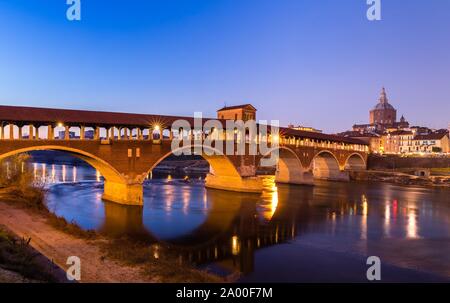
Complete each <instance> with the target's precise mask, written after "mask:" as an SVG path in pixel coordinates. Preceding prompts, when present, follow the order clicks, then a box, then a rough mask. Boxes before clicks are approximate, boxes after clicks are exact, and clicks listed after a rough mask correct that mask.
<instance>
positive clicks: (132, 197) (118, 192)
mask: <svg viewBox="0 0 450 303" xmlns="http://www.w3.org/2000/svg"><path fill="white" fill-rule="evenodd" d="M39 150H47V151H62V152H65V153H68V154H70V155H72V156H74V157H76V158H79V159H81V160H83V161H85V162H86V163H88V164H89V165H91V166H92V167H94V168H95V169H97V170H98V171H99V172H100V174H101V175H102V176H103V178H104V179H105V182H104V193H103V197H102V198H103V199H105V200H109V201H113V202H118V203H123V204H136V205H141V204H142V193H141V191H142V189H141V188H140V186H139V185H135V184H130V181H129V180H127V177H126V176H125V175H124V174H121V173H120V172H119V171H118V170H117V169H116V168H114V166H113V165H112V164H110V163H108V162H107V161H105V160H103V159H101V158H100V157H98V156H96V155H94V154H92V153H89V152H87V151H84V150H82V149H78V148H74V147H69V146H63V145H36V146H29V147H23V148H17V149H14V150H11V151H8V152H6V153H1V154H0V160H3V159H6V158H8V157H11V156H14V155H17V154H23V153H27V152H32V151H39ZM131 201H135V202H131Z"/></svg>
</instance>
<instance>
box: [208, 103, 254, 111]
mask: <svg viewBox="0 0 450 303" xmlns="http://www.w3.org/2000/svg"><path fill="white" fill-rule="evenodd" d="M247 107H251V109H253V110H257V109H256V108H255V107H254V106H253V105H251V104H250V103H247V104H241V105H233V106H224V107H222V108H221V109H219V110H217V111H218V112H220V111H223V110H230V109H240V108H247Z"/></svg>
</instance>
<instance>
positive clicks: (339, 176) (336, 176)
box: [314, 171, 350, 181]
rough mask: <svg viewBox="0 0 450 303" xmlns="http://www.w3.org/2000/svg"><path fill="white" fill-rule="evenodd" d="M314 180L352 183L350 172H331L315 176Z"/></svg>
mask: <svg viewBox="0 0 450 303" xmlns="http://www.w3.org/2000/svg"><path fill="white" fill-rule="evenodd" d="M314 178H315V179H319V180H328V181H350V174H349V172H348V171H330V172H327V173H318V174H314Z"/></svg>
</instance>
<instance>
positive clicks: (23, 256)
mask: <svg viewBox="0 0 450 303" xmlns="http://www.w3.org/2000/svg"><path fill="white" fill-rule="evenodd" d="M30 240H31V239H20V238H18V237H16V236H15V235H13V234H12V233H11V232H10V231H9V230H8V229H7V228H6V227H5V226H1V225H0V281H1V282H3V283H11V282H59V279H58V278H57V277H56V276H55V274H54V270H52V269H51V267H52V265H50V264H48V263H47V264H46V262H43V261H42V259H39V258H37V257H38V256H39V254H38V253H37V252H36V251H35V250H34V249H33V248H32V247H31V246H30Z"/></svg>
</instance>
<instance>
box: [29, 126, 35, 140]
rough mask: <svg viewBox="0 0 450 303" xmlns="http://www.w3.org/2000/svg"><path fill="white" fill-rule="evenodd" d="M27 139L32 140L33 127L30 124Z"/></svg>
mask: <svg viewBox="0 0 450 303" xmlns="http://www.w3.org/2000/svg"><path fill="white" fill-rule="evenodd" d="M28 139H29V140H33V139H34V126H33V125H32V124H30V125H29V130H28Z"/></svg>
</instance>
